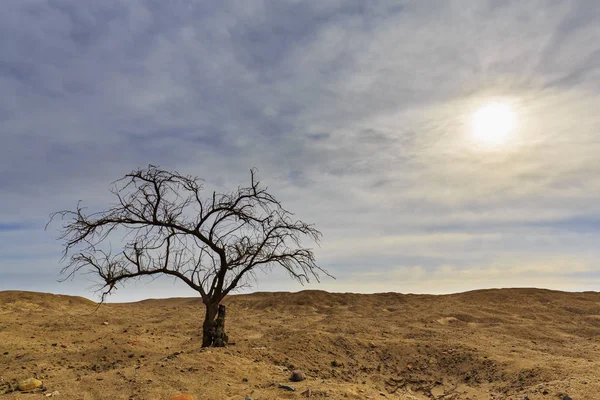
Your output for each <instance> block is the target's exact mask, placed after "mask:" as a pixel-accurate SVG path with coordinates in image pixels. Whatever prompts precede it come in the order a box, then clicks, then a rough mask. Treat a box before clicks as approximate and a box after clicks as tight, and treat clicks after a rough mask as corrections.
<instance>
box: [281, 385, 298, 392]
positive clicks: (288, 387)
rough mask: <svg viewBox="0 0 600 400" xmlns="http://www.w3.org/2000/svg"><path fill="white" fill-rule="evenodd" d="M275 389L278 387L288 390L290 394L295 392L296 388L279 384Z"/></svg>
mask: <svg viewBox="0 0 600 400" xmlns="http://www.w3.org/2000/svg"><path fill="white" fill-rule="evenodd" d="M277 387H278V388H279V389H284V390H289V391H290V392H295V391H296V388H295V387H293V386H290V385H283V384H281V383H280V384H279V385H277Z"/></svg>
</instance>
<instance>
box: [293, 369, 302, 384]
mask: <svg viewBox="0 0 600 400" xmlns="http://www.w3.org/2000/svg"><path fill="white" fill-rule="evenodd" d="M305 379H306V376H305V375H304V373H303V372H302V371H300V370H298V369H297V370H295V371H294V372H292V376H291V377H290V380H291V381H292V382H302V381H303V380H305Z"/></svg>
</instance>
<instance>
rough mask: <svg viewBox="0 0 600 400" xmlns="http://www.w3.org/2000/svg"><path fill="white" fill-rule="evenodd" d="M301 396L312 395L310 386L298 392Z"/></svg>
mask: <svg viewBox="0 0 600 400" xmlns="http://www.w3.org/2000/svg"><path fill="white" fill-rule="evenodd" d="M300 395H301V396H304V397H310V396H312V390H310V388H308V389H306V390H305V391H304V392H302V393H300Z"/></svg>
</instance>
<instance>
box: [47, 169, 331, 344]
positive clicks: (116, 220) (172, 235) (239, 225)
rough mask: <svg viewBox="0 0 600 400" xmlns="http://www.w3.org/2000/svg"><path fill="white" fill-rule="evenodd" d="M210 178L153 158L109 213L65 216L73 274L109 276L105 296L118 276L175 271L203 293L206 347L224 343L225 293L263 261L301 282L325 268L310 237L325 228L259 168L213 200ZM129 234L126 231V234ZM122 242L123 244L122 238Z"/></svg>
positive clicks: (67, 270) (123, 186)
mask: <svg viewBox="0 0 600 400" xmlns="http://www.w3.org/2000/svg"><path fill="white" fill-rule="evenodd" d="M202 191H203V185H202V181H201V180H200V179H199V178H197V177H194V176H190V175H181V174H179V173H177V172H171V171H165V170H162V169H160V168H159V167H156V166H153V165H150V166H149V167H148V168H146V169H138V170H136V171H133V172H131V173H130V174H127V175H125V176H124V177H123V178H121V179H119V180H117V181H115V182H114V183H113V187H112V188H111V192H112V194H114V196H115V198H116V202H115V203H114V204H112V205H110V206H109V208H107V209H106V210H104V211H99V212H87V211H86V208H84V207H82V205H81V202H79V203H78V205H77V208H76V209H75V210H74V211H72V210H63V211H58V212H55V213H53V214H52V215H51V218H50V222H51V221H53V220H54V219H55V218H57V217H60V219H61V221H62V227H61V230H60V240H62V241H64V252H63V260H65V262H67V265H66V266H65V267H64V268H63V270H62V274H63V276H64V277H65V279H67V278H70V277H72V276H73V275H74V274H76V273H77V272H80V271H82V270H85V271H89V272H92V273H93V274H97V275H98V276H99V277H100V278H102V283H101V289H100V291H101V293H102V302H103V301H104V299H105V297H106V296H107V295H108V294H110V293H111V292H112V291H113V290H114V289H115V288H116V287H117V285H118V284H123V283H125V282H126V281H128V280H130V279H136V278H140V277H146V276H157V275H160V274H165V275H169V276H173V277H176V278H179V279H181V280H182V281H183V282H185V283H186V284H187V285H188V286H189V287H191V288H192V289H194V290H195V291H197V292H198V293H199V294H200V296H201V297H202V301H203V303H204V305H205V306H206V315H205V319H204V323H203V339H202V347H208V346H223V345H225V344H226V343H227V335H226V334H225V332H224V318H225V307H224V306H223V305H221V302H222V300H223V298H224V297H225V296H226V295H227V294H229V293H231V292H232V291H233V290H234V289H236V288H240V287H242V286H244V285H247V284H249V283H250V279H251V278H253V277H255V274H254V273H255V272H256V271H257V269H263V270H268V271H270V270H271V268H272V267H274V266H279V267H282V268H284V269H285V270H286V271H287V272H288V273H289V275H290V276H291V277H292V278H294V279H296V280H298V281H299V282H300V283H302V284H303V283H305V282H309V280H310V279H311V278H315V279H316V280H317V281H318V280H319V274H321V273H322V274H326V275H328V276H330V275H329V274H328V273H327V271H325V270H324V269H322V268H320V267H319V266H317V264H316V263H315V256H314V253H313V251H312V250H311V249H309V248H305V247H303V246H302V243H301V239H302V238H304V237H308V238H309V239H311V240H313V241H314V242H318V241H319V239H320V237H321V233H320V232H319V231H318V230H317V229H315V228H314V226H313V225H312V224H307V223H305V222H302V221H299V220H295V219H294V218H293V214H292V213H290V212H289V211H287V210H286V209H284V208H283V207H282V206H281V204H280V202H279V201H277V200H276V199H275V198H274V197H273V196H272V195H271V194H269V193H268V192H267V188H266V187H261V185H260V182H258V181H257V180H256V176H255V171H254V170H251V172H250V185H249V186H248V187H238V189H237V190H236V191H233V192H229V193H222V194H218V193H216V192H213V193H212V194H211V195H209V196H207V197H206V198H203V197H202V196H201V194H202ZM119 234H121V235H122V236H119ZM115 237H119V238H120V240H119V242H118V243H117V244H118V246H117V247H116V248H117V249H118V250H115V243H114V240H113V239H114V238H115Z"/></svg>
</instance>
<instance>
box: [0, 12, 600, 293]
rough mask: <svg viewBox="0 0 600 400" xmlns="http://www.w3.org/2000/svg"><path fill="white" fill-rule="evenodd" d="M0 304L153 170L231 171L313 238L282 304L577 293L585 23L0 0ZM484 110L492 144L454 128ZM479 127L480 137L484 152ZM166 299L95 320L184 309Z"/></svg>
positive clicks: (588, 43)
mask: <svg viewBox="0 0 600 400" xmlns="http://www.w3.org/2000/svg"><path fill="white" fill-rule="evenodd" d="M2 8H3V12H2V13H0V93H2V95H1V96H0V166H1V174H0V290H33V291H42V292H52V293H66V294H72V295H81V296H86V297H89V298H93V299H97V298H98V296H97V294H95V293H94V289H93V285H94V281H95V278H94V276H93V275H79V276H77V277H76V278H75V279H73V280H70V281H66V282H58V280H59V279H60V276H59V272H60V270H61V268H62V267H63V266H64V263H63V264H61V261H60V257H61V251H62V244H61V242H60V241H58V240H57V237H58V228H59V227H60V226H59V225H56V224H52V225H50V227H49V228H48V229H47V230H45V229H44V227H45V225H46V223H47V222H48V218H49V214H50V213H52V212H53V211H57V210H60V209H73V208H74V207H75V206H76V204H77V201H78V200H81V201H82V202H83V204H84V205H86V206H89V207H91V208H95V207H103V206H106V205H107V204H109V203H110V202H111V200H112V198H111V195H110V193H109V191H108V189H109V187H110V183H111V182H113V181H114V180H115V179H117V178H119V177H121V176H123V175H124V174H126V173H128V172H130V171H132V170H134V169H137V168H138V167H145V166H147V165H148V164H154V165H159V166H160V167H162V168H165V169H169V170H177V171H179V172H181V173H185V174H192V175H196V176H199V177H201V178H203V179H204V180H205V182H206V184H207V186H209V187H214V188H216V189H217V190H221V191H229V190H232V189H235V188H236V187H238V186H239V185H243V184H247V183H248V182H249V170H250V168H253V167H256V168H257V170H258V177H259V179H260V180H261V182H262V183H263V184H265V185H266V186H268V188H269V190H270V191H271V192H272V193H273V194H274V195H275V196H276V197H277V198H278V199H280V200H281V201H282V203H283V204H284V206H285V207H286V208H287V209H289V210H291V211H292V212H294V213H295V214H296V216H297V217H298V218H300V219H302V220H304V221H307V222H314V223H315V225H316V227H317V228H318V229H319V230H321V231H322V232H323V240H322V242H321V243H320V247H316V248H315V253H316V257H317V263H318V264H319V266H321V267H323V268H325V269H327V270H328V271H329V272H330V273H331V274H332V275H333V276H335V278H336V279H335V280H334V279H330V278H327V277H324V278H323V279H322V281H321V283H318V284H317V283H315V282H312V283H311V284H309V285H305V286H304V287H303V286H301V285H300V284H298V283H297V282H294V281H292V280H290V279H289V277H288V276H287V275H286V274H284V273H282V272H281V271H277V270H274V271H273V273H271V274H258V276H257V282H256V283H255V284H254V286H253V288H252V290H257V291H299V290H303V289H321V290H327V291H335V292H360V293H372V292H391V291H393V292H402V293H434V294H437V293H452V292H460V291H466V290H474V289H483V288H493V287H540V288H550V289H559V290H567V291H586V290H593V291H598V290H600V262H599V261H598V260H599V259H600V157H599V156H598V155H599V154H600V112H599V110H600V2H598V1H597V0H588V1H586V0H577V1H565V0H560V1H559V0H540V1H533V0H532V1H527V2H524V1H497V0H493V1H492V0H489V1H485V0H479V1H469V0H463V1H452V0H439V1H435V0H431V1H430V0H428V1H423V0H418V1H417V0H413V1H401V0H395V1H378V0H372V1H368V2H366V1H362V0H360V1H353V0H345V1H335V0H314V1H297V0H273V1H254V0H238V1H228V0H224V1H219V2H215V1H208V0H206V1H192V0H173V1H169V2H165V1H162V0H127V1H113V0H107V1H92V0H3V2H2ZM489 104H501V105H503V106H506V107H508V108H509V109H510V110H511V112H512V114H511V118H513V119H514V121H513V124H512V129H510V132H506V135H505V136H504V138H503V139H502V140H499V141H490V140H487V139H486V138H485V135H486V133H485V132H483V134H481V132H480V133H479V134H475V133H474V131H473V122H472V121H473V115H474V113H476V112H477V110H479V109H481V107H485V106H486V105H489ZM499 124H500V125H501V124H502V121H500V120H492V121H489V123H488V126H487V128H486V129H488V130H493V129H494V126H499ZM194 295H195V293H194V292H193V291H192V290H191V289H189V288H187V287H186V286H185V285H183V284H180V283H178V282H176V281H173V280H172V279H158V280H155V281H152V282H149V281H140V282H135V283H133V284H131V285H128V286H126V287H123V288H120V289H119V290H118V291H117V292H116V293H115V294H114V295H112V296H111V297H110V298H109V299H108V301H134V300H140V299H144V298H148V297H154V298H156V297H181V296H194Z"/></svg>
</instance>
